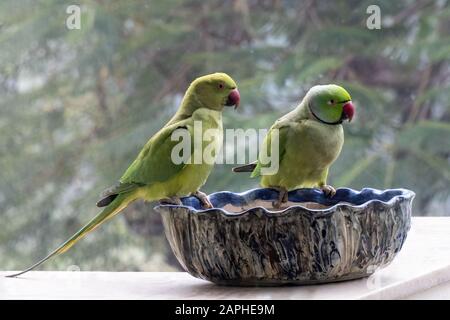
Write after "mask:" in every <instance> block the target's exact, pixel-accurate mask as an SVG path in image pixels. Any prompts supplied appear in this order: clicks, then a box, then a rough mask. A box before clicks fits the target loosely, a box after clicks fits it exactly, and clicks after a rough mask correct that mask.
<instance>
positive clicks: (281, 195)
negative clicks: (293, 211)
mask: <svg viewBox="0 0 450 320" xmlns="http://www.w3.org/2000/svg"><path fill="white" fill-rule="evenodd" d="M274 189H276V190H277V191H278V200H277V201H273V202H272V206H273V207H274V208H275V209H281V206H282V205H283V204H284V203H286V202H288V191H287V189H285V188H274Z"/></svg>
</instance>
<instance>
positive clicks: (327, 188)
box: [320, 185, 336, 198]
mask: <svg viewBox="0 0 450 320" xmlns="http://www.w3.org/2000/svg"><path fill="white" fill-rule="evenodd" d="M320 189H321V190H322V191H323V193H324V194H325V196H327V197H330V198H332V197H334V195H335V194H336V189H335V188H333V187H332V186H329V185H323V186H321V187H320Z"/></svg>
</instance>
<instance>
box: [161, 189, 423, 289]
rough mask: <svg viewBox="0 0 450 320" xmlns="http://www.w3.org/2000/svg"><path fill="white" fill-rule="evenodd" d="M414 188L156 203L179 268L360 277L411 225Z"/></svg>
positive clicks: (305, 277) (243, 274) (312, 279)
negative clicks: (283, 200) (284, 199)
mask: <svg viewBox="0 0 450 320" xmlns="http://www.w3.org/2000/svg"><path fill="white" fill-rule="evenodd" d="M414 196H415V194H414V192H412V191H409V190H406V189H390V190H384V191H380V190H376V189H369V188H366V189H363V190H361V191H355V190H352V189H347V188H342V189H338V190H337V192H336V195H335V196H334V197H332V198H328V197H325V196H324V194H323V193H322V191H320V190H317V189H298V190H294V191H291V192H289V201H288V203H287V204H286V207H284V208H281V209H278V210H277V209H274V208H273V206H272V203H273V201H275V200H276V199H278V191H276V190H273V189H254V190H250V191H247V192H244V193H233V192H228V191H223V192H217V193H213V194H211V195H210V196H209V199H210V201H211V203H212V204H213V206H214V207H213V208H212V209H207V210H203V209H202V208H201V205H200V203H199V201H198V199H197V198H195V197H187V198H183V199H182V203H183V204H182V205H159V206H157V207H156V210H158V211H159V212H160V213H161V215H162V218H163V223H164V228H165V232H166V237H167V239H168V241H169V243H170V246H171V248H172V250H173V252H174V254H175V256H176V257H177V259H178V261H179V262H180V264H181V265H182V266H183V268H184V269H185V270H186V271H187V272H189V273H190V274H191V275H193V276H194V277H198V278H201V279H205V280H209V281H212V282H214V283H218V284H224V285H242V286H249V285H283V284H315V283H325V282H333V281H342V280H349V279H356V278H361V277H366V276H369V275H370V274H372V273H373V272H375V270H376V269H378V268H381V267H384V266H386V265H388V264H389V263H390V262H391V261H392V260H393V259H394V257H395V255H396V254H397V253H398V252H399V251H400V249H401V248H402V246H403V243H404V241H405V239H406V235H407V233H408V231H409V229H410V223H411V204H412V200H413V198H414Z"/></svg>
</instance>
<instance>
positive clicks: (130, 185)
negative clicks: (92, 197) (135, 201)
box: [97, 182, 145, 208]
mask: <svg viewBox="0 0 450 320" xmlns="http://www.w3.org/2000/svg"><path fill="white" fill-rule="evenodd" d="M143 186H145V184H144V183H138V182H125V183H122V182H118V183H117V184H115V185H113V186H111V187H109V188H108V189H106V190H104V191H103V192H102V194H101V195H100V201H98V202H97V207H100V208H101V207H106V206H107V205H109V204H110V203H111V202H113V200H114V199H115V198H117V196H118V195H119V194H121V193H126V192H130V191H133V190H135V189H136V188H139V187H143Z"/></svg>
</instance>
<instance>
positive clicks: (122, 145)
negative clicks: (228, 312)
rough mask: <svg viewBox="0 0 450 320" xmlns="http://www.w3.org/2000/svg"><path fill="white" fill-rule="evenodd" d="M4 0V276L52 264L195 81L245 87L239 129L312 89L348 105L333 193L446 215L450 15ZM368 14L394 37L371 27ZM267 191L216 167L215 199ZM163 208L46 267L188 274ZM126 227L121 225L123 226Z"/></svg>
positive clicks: (128, 216)
mask: <svg viewBox="0 0 450 320" xmlns="http://www.w3.org/2000/svg"><path fill="white" fill-rule="evenodd" d="M71 4H73V3H72V2H71V1H57V0H48V1H43V0H42V1H32V0H21V1H14V0H3V1H2V2H0V48H1V50H0V92H1V94H0V115H1V116H0V152H1V155H0V166H1V171H0V221H1V222H0V257H1V259H0V268H1V269H10V270H11V269H20V268H23V267H25V266H26V265H28V264H30V263H31V262H33V261H35V260H37V259H38V258H41V257H42V256H44V255H45V254H46V253H47V252H48V251H50V250H51V249H53V248H54V247H55V246H56V245H57V244H59V243H60V242H62V241H63V240H65V239H66V238H67V237H68V236H69V235H71V234H72V233H74V232H75V231H76V230H77V229H78V228H80V227H81V226H82V225H83V224H84V223H85V222H86V221H87V220H88V219H89V218H90V217H92V216H93V215H94V214H95V213H96V212H97V210H96V208H95V205H94V204H95V202H96V200H97V199H98V198H97V196H98V194H99V193H100V192H101V191H102V190H103V189H104V188H105V187H108V186H109V185H111V184H113V183H114V182H115V181H116V180H117V179H118V178H119V177H120V176H121V174H122V172H123V171H124V170H125V169H126V168H127V166H128V164H129V163H130V162H131V161H132V160H133V159H134V157H135V156H136V154H137V152H138V151H139V150H140V148H141V147H142V145H143V144H144V143H145V142H146V141H147V139H148V138H149V137H150V136H151V135H152V134H153V133H154V132H156V131H157V130H158V129H159V128H160V127H161V126H162V125H163V124H164V123H165V122H166V121H167V120H168V119H169V117H170V116H171V115H172V114H173V113H174V111H175V110H176V107H177V103H178V102H179V100H180V98H181V95H182V94H183V92H184V90H185V89H186V87H187V86H188V84H189V83H190V81H191V80H192V79H194V78H195V77H197V76H199V75H203V74H206V73H210V72H215V71H223V72H227V73H228V74H230V75H231V76H232V77H233V78H234V79H236V81H237V82H238V84H239V89H240V91H241V95H242V103H241V105H242V108H240V110H238V113H234V112H232V111H231V110H227V111H226V112H225V119H224V122H225V127H227V128H236V127H241V128H251V127H253V128H267V127H268V126H270V124H271V123H272V122H273V121H274V120H275V119H276V118H278V117H279V116H280V115H282V114H284V113H286V112H287V111H289V110H290V109H292V108H293V107H294V106H295V105H296V104H297V103H298V102H299V100H300V99H301V97H302V96H303V95H304V93H305V92H306V90H307V89H308V88H309V87H311V86H312V85H314V84H325V83H331V82H333V83H337V84H340V85H343V86H345V87H346V88H347V89H348V91H349V92H350V93H351V94H352V97H353V100H354V102H355V105H356V107H357V114H356V118H355V119H354V122H353V123H351V124H350V125H346V126H345V131H346V143H345V146H344V150H343V152H342V155H341V157H340V158H339V159H338V161H337V162H336V164H335V165H333V167H332V169H331V176H330V181H329V182H330V183H331V184H332V185H334V186H336V187H339V186H348V187H352V188H355V189H359V188H362V187H365V186H369V187H374V188H391V187H405V188H410V189H412V190H414V191H416V192H417V198H416V201H415V207H414V214H415V215H445V214H446V213H447V214H448V213H449V208H448V207H449V195H450V166H449V159H450V103H449V101H450V32H449V30H450V6H449V3H448V1H446V0H433V1H427V0H417V1H412V0H402V1H388V0H382V1H381V0H380V1H372V0H370V1H345V2H343V1H342V2H341V1H339V2H338V1H333V2H330V1H314V0H309V1H293V0H291V1H289V0H285V1H281V0H278V1H277V0H273V1H270V0H265V1H254V0H233V1H231V0H230V1H215V0H214V1H200V0H191V1H180V0H166V1H156V0H155V1H117V0H111V1H100V0H99V1H77V2H76V4H79V5H80V6H81V29H80V30H69V29H67V28H66V25H65V21H66V18H67V16H68V15H67V13H66V8H67V6H68V5H71ZM371 4H377V5H379V6H380V8H381V14H382V22H383V23H382V28H381V29H380V30H369V29H368V28H367V27H366V19H367V17H368V14H367V13H366V9H367V7H368V6H369V5H371ZM257 183H258V181H256V180H254V179H249V178H248V177H246V176H244V175H233V174H231V173H230V166H228V165H218V166H216V168H215V170H214V172H213V174H212V175H211V177H210V179H209V181H208V182H207V185H206V186H205V188H204V190H205V191H207V192H213V191H217V190H224V189H225V190H233V191H242V190H245V189H248V188H252V187H256V186H257ZM152 207H153V204H144V203H137V204H135V205H134V206H133V207H132V208H129V209H127V210H126V213H125V214H124V215H123V216H121V217H119V218H116V219H114V220H113V221H111V222H109V223H108V224H107V225H105V226H103V227H102V228H101V229H100V230H99V231H97V232H95V233H93V234H92V235H90V236H88V237H87V238H86V239H85V240H83V241H82V242H80V244H78V245H77V246H76V247H75V248H73V249H72V250H71V251H70V252H69V253H67V254H65V255H64V256H62V257H60V258H57V259H54V260H53V261H51V262H50V263H48V264H46V265H45V267H44V268H47V269H62V270H65V269H67V268H68V266H70V265H71V264H77V265H79V267H80V268H81V270H176V269H177V268H178V265H177V262H176V261H175V259H174V258H173V256H172V254H171V253H170V251H169V250H170V249H169V248H168V245H167V243H166V241H165V239H164V236H163V229H162V226H161V220H160V217H159V216H158V215H157V214H155V213H154V212H153V210H152ZM124 217H125V218H124Z"/></svg>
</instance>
